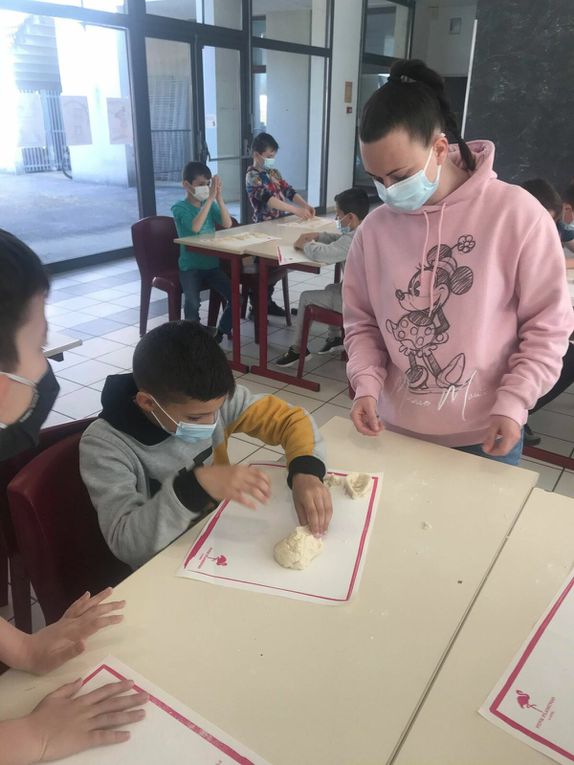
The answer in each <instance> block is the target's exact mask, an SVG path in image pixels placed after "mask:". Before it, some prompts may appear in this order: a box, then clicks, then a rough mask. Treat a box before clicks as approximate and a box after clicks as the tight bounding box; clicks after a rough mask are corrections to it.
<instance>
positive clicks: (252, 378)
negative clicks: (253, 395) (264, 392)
mask: <svg viewBox="0 0 574 765" xmlns="http://www.w3.org/2000/svg"><path fill="white" fill-rule="evenodd" d="M253 383H257V384H258V385H265V386H267V387H268V388H274V389H275V390H280V389H281V388H285V387H286V385H287V383H284V382H281V381H280V380H272V379H271V378H270V377H261V376H260V375H254V374H251V372H248V373H247V374H244V375H242V377H241V385H245V386H246V387H247V388H249V390H251V385H252V384H253Z"/></svg>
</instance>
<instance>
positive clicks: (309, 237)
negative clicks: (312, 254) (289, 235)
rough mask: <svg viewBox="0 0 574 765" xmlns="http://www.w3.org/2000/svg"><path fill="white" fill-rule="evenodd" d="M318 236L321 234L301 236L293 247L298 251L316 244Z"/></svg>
mask: <svg viewBox="0 0 574 765" xmlns="http://www.w3.org/2000/svg"><path fill="white" fill-rule="evenodd" d="M318 236H319V234H311V233H307V234H301V236H300V237H299V238H298V239H297V241H296V242H295V243H294V244H293V247H294V248H295V249H296V250H302V249H303V247H305V245H306V244H308V243H309V242H314V241H315V240H316V239H317V237H318Z"/></svg>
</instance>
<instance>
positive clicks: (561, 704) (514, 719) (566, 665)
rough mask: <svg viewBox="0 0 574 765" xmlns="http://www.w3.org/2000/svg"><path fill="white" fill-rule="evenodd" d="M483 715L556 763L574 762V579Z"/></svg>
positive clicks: (513, 662)
mask: <svg viewBox="0 0 574 765" xmlns="http://www.w3.org/2000/svg"><path fill="white" fill-rule="evenodd" d="M479 712H480V714H481V715H482V716H483V717H486V719H487V720H489V721H490V722H492V723H494V724H495V725H497V726H498V727H499V728H502V729H503V730H505V731H506V732H507V733H510V734H511V735H512V736H515V737H516V738H519V739H520V740H521V741H524V742H525V743H526V744H529V746H531V747H533V748H534V749H537V750H538V751H539V752H542V753H543V754H545V755H546V756H547V757H550V758H551V759H553V760H556V762H560V763H570V765H571V763H572V762H574V575H572V574H570V576H569V578H568V580H567V581H566V583H565V584H564V585H563V586H562V587H561V589H560V591H559V592H558V595H557V596H556V597H555V598H554V600H553V601H552V603H551V604H550V606H549V608H548V609H547V611H546V612H545V613H544V615H543V616H542V618H541V619H540V621H539V622H538V624H537V625H536V626H535V627H534V629H533V631H532V632H531V634H530V635H529V637H528V639H527V640H526V642H525V643H524V644H523V646H522V647H521V648H520V650H519V651H518V653H517V654H516V656H515V657H514V659H513V660H512V662H511V663H510V666H509V667H508V669H507V670H506V672H505V673H504V675H503V676H502V679H501V680H500V681H499V682H498V683H497V685H496V687H495V688H494V690H493V691H492V693H491V694H490V696H489V697H488V699H487V700H486V701H485V703H484V704H483V706H482V707H481V708H480V710H479Z"/></svg>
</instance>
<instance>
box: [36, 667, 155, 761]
mask: <svg viewBox="0 0 574 765" xmlns="http://www.w3.org/2000/svg"><path fill="white" fill-rule="evenodd" d="M81 687H82V681H81V680H76V681H75V682H73V683H68V684H67V685H63V686H62V687H61V688H58V690H56V691H54V692H53V693H50V694H49V695H48V696H46V697H45V698H44V699H43V700H42V701H41V702H40V703H39V704H38V706H37V707H36V709H34V711H33V712H32V714H30V715H28V717H25V718H22V720H21V722H22V725H23V728H24V732H25V740H26V741H27V742H28V743H27V746H29V747H30V753H31V754H32V760H31V761H32V762H49V761H50V760H59V759H60V758H63V757H69V756H70V755H73V754H77V753H78V752H82V751H84V750H85V749H92V748H93V747H96V746H108V745H110V744H119V743H121V742H123V741H127V740H128V739H129V737H130V733H129V731H127V730H117V728H118V727H120V726H124V725H130V724H132V723H135V722H138V721H139V720H142V719H143V718H144V717H145V711H144V710H143V709H135V707H141V706H142V704H145V703H146V701H147V700H148V695H147V694H146V693H130V694H128V695H125V694H126V693H127V691H129V690H131V689H132V687H133V682H132V681H131V680H122V681H121V682H119V683H109V684H108V685H104V686H102V688H98V689H97V690H95V691H91V692H90V693H86V694H85V695H84V696H77V693H78V691H79V690H80V688H81Z"/></svg>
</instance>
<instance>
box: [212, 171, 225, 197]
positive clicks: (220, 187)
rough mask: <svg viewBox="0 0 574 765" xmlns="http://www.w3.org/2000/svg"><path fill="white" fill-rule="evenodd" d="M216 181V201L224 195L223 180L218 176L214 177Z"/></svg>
mask: <svg viewBox="0 0 574 765" xmlns="http://www.w3.org/2000/svg"><path fill="white" fill-rule="evenodd" d="M214 180H215V181H216V186H215V198H216V199H221V195H222V193H223V181H222V180H221V178H220V177H219V175H216V176H215V177H214Z"/></svg>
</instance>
